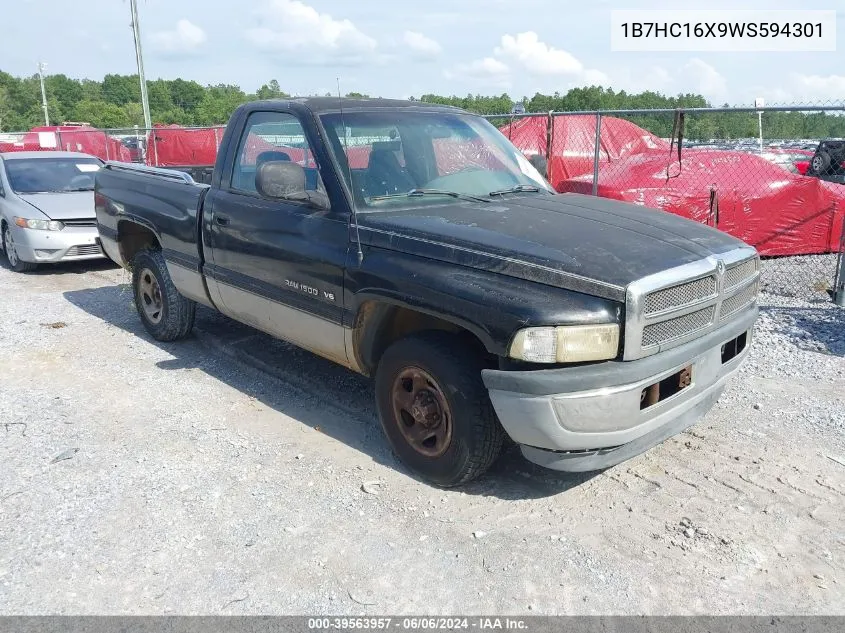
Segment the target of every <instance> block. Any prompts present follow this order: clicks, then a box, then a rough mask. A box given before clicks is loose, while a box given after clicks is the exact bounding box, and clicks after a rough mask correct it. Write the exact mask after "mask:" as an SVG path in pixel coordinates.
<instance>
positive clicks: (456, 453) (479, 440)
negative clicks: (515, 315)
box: [375, 331, 505, 487]
mask: <svg viewBox="0 0 845 633" xmlns="http://www.w3.org/2000/svg"><path fill="white" fill-rule="evenodd" d="M483 368H484V363H483V362H482V360H481V358H480V357H479V354H478V350H477V348H474V347H472V346H471V345H469V344H468V343H467V342H466V341H465V340H462V339H461V338H460V337H459V336H457V335H455V334H451V333H448V332H437V331H428V332H419V333H415V334H411V335H409V336H407V337H405V338H403V339H400V340H398V341H395V342H394V343H393V344H391V345H390V346H389V347H388V348H387V349H386V350H385V352H384V354H382V356H381V358H380V359H379V363H378V367H377V369H376V375H375V396H376V407H377V409H378V415H379V421H380V422H381V427H382V429H384V434H385V436H387V440H388V442H390V447H391V448H392V449H393V452H394V453H395V454H396V456H397V457H398V458H399V459H400V460H401V461H402V463H403V464H404V465H405V466H407V467H408V468H410V470H411V471H413V472H414V473H415V474H417V475H419V476H420V477H422V478H423V479H425V480H427V481H430V482H431V483H433V484H436V485H438V486H444V487H448V486H457V485H460V484H463V483H466V482H468V481H470V480H472V479H475V478H476V477H478V476H479V475H481V474H482V473H483V472H484V471H486V470H487V469H488V468H489V467H490V465H491V464H492V463H493V462H494V461H495V460H496V457H497V456H498V455H499V452H500V451H501V448H502V442H503V441H504V435H505V433H504V429H502V425H501V424H499V421H498V420H497V419H496V414H495V412H494V411H493V405H492V403H491V402H490V396H489V395H488V394H487V389H486V388H485V387H484V384H483V382H482V380H481V371H482V369H483Z"/></svg>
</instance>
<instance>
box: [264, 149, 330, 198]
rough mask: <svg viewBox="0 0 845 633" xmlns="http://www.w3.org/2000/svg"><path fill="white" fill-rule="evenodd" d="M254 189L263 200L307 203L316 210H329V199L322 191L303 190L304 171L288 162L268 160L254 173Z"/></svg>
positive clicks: (295, 164)
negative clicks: (273, 199)
mask: <svg viewBox="0 0 845 633" xmlns="http://www.w3.org/2000/svg"><path fill="white" fill-rule="evenodd" d="M255 189H256V190H257V191H258V193H260V194H261V195H262V196H264V197H265V198H275V199H277V200H294V201H297V202H307V203H308V204H310V205H311V206H313V207H316V208H318V209H328V208H329V206H330V205H329V198H328V196H327V195H326V194H324V193H323V192H322V191H309V190H307V189H306V188H305V169H304V168H303V167H302V165H299V164H297V163H294V162H292V161H288V160H270V161H267V162H266V163H262V164H261V165H260V166H259V167H258V170H257V171H256V172H255Z"/></svg>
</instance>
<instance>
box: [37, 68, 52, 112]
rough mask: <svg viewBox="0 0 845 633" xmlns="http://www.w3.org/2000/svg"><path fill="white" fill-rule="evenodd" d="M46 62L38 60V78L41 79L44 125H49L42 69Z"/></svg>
mask: <svg viewBox="0 0 845 633" xmlns="http://www.w3.org/2000/svg"><path fill="white" fill-rule="evenodd" d="M45 68H47V64H45V63H44V62H38V78H39V79H40V80H41V109H42V110H44V125H46V126H47V127H49V126H50V115H49V114H48V113H47V91H46V90H45V89H44V69H45Z"/></svg>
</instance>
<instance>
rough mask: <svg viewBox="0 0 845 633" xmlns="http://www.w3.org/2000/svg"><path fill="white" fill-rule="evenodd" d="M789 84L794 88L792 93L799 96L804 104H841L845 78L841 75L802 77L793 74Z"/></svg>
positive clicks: (844, 93)
mask: <svg viewBox="0 0 845 633" xmlns="http://www.w3.org/2000/svg"><path fill="white" fill-rule="evenodd" d="M791 83H792V84H793V85H794V86H795V89H794V92H796V93H797V94H799V95H801V99H802V101H803V102H804V103H806V102H810V103H812V102H816V103H818V102H824V101H827V102H835V103H836V104H839V103H842V102H843V96H845V76H843V75H827V76H826V77H825V76H822V75H802V74H799V73H794V74H793V75H792V78H791Z"/></svg>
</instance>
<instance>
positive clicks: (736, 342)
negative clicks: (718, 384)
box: [722, 332, 748, 365]
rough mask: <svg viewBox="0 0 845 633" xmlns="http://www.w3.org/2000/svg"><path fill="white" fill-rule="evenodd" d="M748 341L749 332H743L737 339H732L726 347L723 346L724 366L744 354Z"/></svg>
mask: <svg viewBox="0 0 845 633" xmlns="http://www.w3.org/2000/svg"><path fill="white" fill-rule="evenodd" d="M747 341H748V332H743V333H742V334H740V335H739V336H737V337H736V338H735V339H731V340H730V341H728V342H727V343H725V344H724V345H722V364H723V365H724V364H725V363H727V362H728V361H730V360H732V359H734V358H736V357H737V356H739V355H740V354H741V353H742V350H744V349H745V345H746V343H747Z"/></svg>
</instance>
